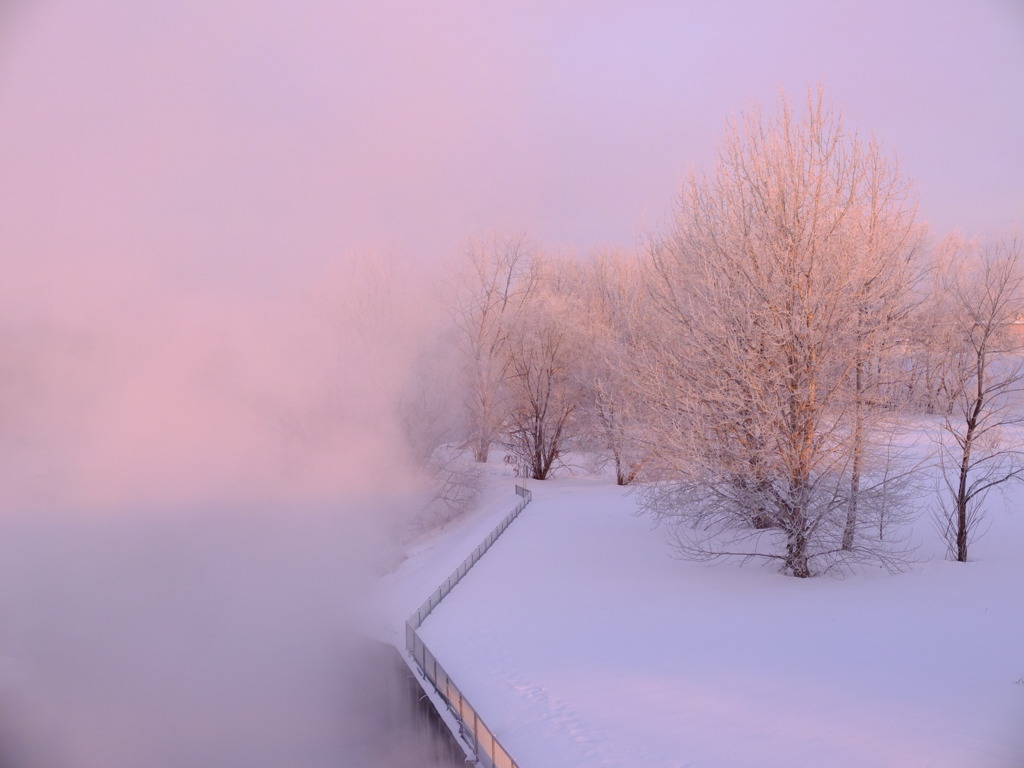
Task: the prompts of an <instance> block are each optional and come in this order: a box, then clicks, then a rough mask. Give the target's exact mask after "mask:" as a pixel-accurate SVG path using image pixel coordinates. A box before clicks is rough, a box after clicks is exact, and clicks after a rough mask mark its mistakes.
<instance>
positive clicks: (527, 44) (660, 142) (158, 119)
mask: <svg viewBox="0 0 1024 768" xmlns="http://www.w3.org/2000/svg"><path fill="white" fill-rule="evenodd" d="M768 6H771V8H769V7H768ZM1021 72H1024V5H1021V4H1020V3H1019V2H1018V1H1017V0H979V1H978V2H970V3H968V2H964V1H963V0H905V1H903V2H891V0H867V1H866V2H840V3H827V4H826V3H820V2H818V1H817V0H813V1H812V0H798V1H793V2H779V3H771V4H768V3H753V2H739V1H738V0H732V1H729V2H722V3H697V2H639V3H638V2H629V3H627V2H586V3H584V2H575V1H570V2H539V0H538V1H537V2H526V3H515V4H505V5H504V6H499V5H498V4H494V3H481V2H473V3H470V2H464V1H463V2H455V1H454V0H442V1H441V2H435V3H429V4H424V3H395V2H382V3H363V2H340V3H339V2H327V1H323V2H312V1H310V2H298V3H271V2H265V1H264V0H246V1H245V2H242V0H225V1H224V2H217V3H209V2H197V1H196V0H180V1H179V2H173V3H170V2H168V3H155V2H150V1H149V0H105V1H102V2H101V1H100V0H48V1H44V0H20V2H16V3H13V4H5V5H4V10H2V11H0V259H2V263H3V267H4V270H3V280H2V281H0V342H2V343H3V344H4V345H5V348H7V349H8V350H10V349H14V350H16V351H17V350H20V352H19V354H20V355H21V357H18V356H17V355H14V356H12V355H8V360H15V361H16V362H15V363H13V364H11V363H9V364H8V371H9V373H8V376H7V379H6V383H5V384H4V387H5V388H6V390H7V391H9V392H16V393H20V394H19V398H20V399H17V398H15V399H10V398H9V402H13V403H15V404H16V405H15V406H9V409H8V410H9V415H8V428H7V430H6V433H7V434H8V435H10V434H12V432H11V427H10V426H9V425H10V423H11V419H13V420H14V422H17V423H21V422H23V421H24V420H25V419H28V418H29V417H28V416H26V415H25V414H30V413H31V412H32V407H30V404H31V403H36V402H38V401H39V399H40V397H41V395H40V394H39V392H40V390H45V391H48V392H50V394H49V395H48V397H49V398H50V399H49V400H48V401H46V402H48V403H49V404H50V405H49V406H46V407H44V406H39V408H41V409H42V410H44V411H45V412H46V413H47V414H49V416H48V420H43V421H46V423H48V424H50V426H49V429H50V430H51V432H53V433H54V434H61V435H66V434H68V433H69V432H70V433H78V434H80V436H81V439H82V440H84V441H85V442H84V443H83V445H79V446H77V447H74V448H72V447H71V445H72V443H68V447H66V450H67V451H68V452H73V453H74V454H75V455H76V456H78V457H81V456H83V455H88V456H89V457H90V458H89V460H88V462H86V463H87V467H85V468H79V469H78V470H77V471H76V472H75V473H73V474H76V475H81V476H83V477H84V476H90V477H93V478H96V477H99V478H101V479H100V480H99V481H94V482H99V484H100V485H103V484H104V483H107V484H110V483H114V481H113V479H112V478H113V477H114V476H115V475H117V474H119V472H118V470H119V468H123V467H125V466H132V465H133V462H132V456H138V455H139V454H140V453H141V454H142V455H143V456H145V457H146V458H145V460H144V461H143V460H139V459H136V460H135V462H134V465H135V466H137V467H139V468H140V471H139V472H138V473H136V474H139V475H142V476H143V479H142V480H139V481H138V482H141V483H143V484H145V483H147V482H150V481H149V480H146V479H145V472H144V471H142V469H141V468H142V467H143V466H144V467H145V468H146V471H155V470H152V467H154V466H167V465H180V468H179V473H180V474H182V475H185V476H192V475H195V474H196V473H199V474H202V473H203V472H207V473H213V474H218V473H219V474H220V475H223V474H227V475H229V476H232V477H235V476H237V477H236V480H235V481H233V482H236V483H238V484H240V485H244V484H245V483H246V482H248V480H247V479H246V478H251V477H253V476H257V477H258V476H264V477H265V476H266V475H267V474H268V473H267V472H266V465H267V463H268V462H270V463H275V466H276V465H277V464H276V463H279V462H280V461H281V457H280V456H277V455H276V453H275V458H274V459H273V460H271V459H268V458H267V451H271V450H272V451H278V448H277V447H274V448H273V449H271V448H268V446H277V443H278V442H279V440H278V437H277V436H278V433H279V432H280V429H279V427H274V428H272V429H271V428H270V427H267V426H266V421H267V418H266V417H265V416H255V415H254V414H253V410H254V409H253V408H248V410H246V408H244V407H242V406H241V405H239V398H238V397H237V396H236V395H237V392H235V390H233V389H231V387H236V386H242V384H239V383H238V382H243V383H244V385H245V386H250V385H251V384H252V382H254V381H255V382H257V388H259V387H262V388H263V390H265V391H264V392H263V394H262V395H261V396H262V397H264V401H266V400H267V399H268V398H269V399H270V400H274V401H275V402H278V403H287V405H281V406H280V408H281V409H284V410H289V409H290V411H291V412H293V413H294V412H295V409H296V408H300V406H299V405H298V404H300V403H308V402H309V401H311V400H316V399H317V398H318V397H320V398H322V397H325V396H324V395H323V392H322V391H321V390H316V386H317V385H316V384H314V383H311V382H315V381H322V382H324V381H328V380H329V379H331V377H332V375H334V374H332V373H330V371H329V370H328V366H325V365H324V364H322V363H323V359H324V354H323V351H324V350H329V349H343V350H345V352H344V354H343V355H342V356H341V357H342V359H343V360H345V361H346V362H345V363H343V364H341V365H342V367H345V366H347V368H346V369H345V371H344V374H343V375H342V374H337V375H338V376H341V377H342V378H344V379H345V380H347V381H350V382H352V384H351V386H352V387H353V389H352V391H351V392H348V391H346V392H345V393H344V395H343V396H342V397H341V399H342V400H344V399H349V400H351V399H352V398H353V397H356V396H357V397H364V396H367V395H366V393H367V392H375V393H379V392H380V391H381V390H382V389H384V390H386V389H387V387H381V386H380V383H381V382H383V381H393V379H394V376H393V374H392V373H390V372H387V373H382V372H381V365H380V361H379V360H378V361H377V362H372V363H365V364H364V363H358V362H353V361H359V360H362V359H364V358H362V357H360V355H363V354H364V353H365V352H366V350H365V349H363V351H362V352H360V351H359V350H360V347H359V344H358V342H356V341H355V340H354V338H353V337H351V335H348V331H347V330H346V327H347V325H351V324H352V322H353V319H352V318H351V317H343V316H342V315H338V317H337V318H335V320H333V321H331V322H334V325H333V326H331V325H330V323H329V322H327V321H325V320H324V316H323V314H321V315H320V316H316V313H315V312H311V311H310V296H311V295H313V294H315V295H316V296H317V297H318V298H317V299H316V301H317V302H321V303H322V304H323V305H324V306H333V305H339V306H340V305H343V304H344V301H341V300H339V299H338V298H337V297H339V296H341V295H342V294H344V293H345V292H346V291H348V292H349V293H355V294H359V293H360V292H361V291H362V288H361V287H360V285H361V284H360V282H359V281H358V280H357V279H354V278H353V277H352V275H353V273H356V274H362V273H365V268H364V265H365V264H366V263H370V262H373V261H374V260H377V259H379V258H381V257H382V255H383V256H387V257H388V258H390V259H392V260H393V261H394V262H395V263H399V264H402V263H407V262H411V261H415V262H418V263H435V262H436V261H437V260H439V259H440V258H442V257H443V256H444V255H446V254H451V253H453V252H456V251H458V250H459V248H460V245H461V244H462V243H463V241H464V240H465V238H466V237H467V236H470V235H472V234H476V233H480V232H482V231H486V230H489V229H492V228H495V227H503V228H507V229H516V230H525V231H526V232H528V233H529V234H530V235H531V236H532V237H533V238H534V239H535V240H537V241H539V242H541V243H542V244H546V245H550V246H555V247H564V246H569V247H576V248H578V249H580V250H586V249H588V248H591V247H595V246H600V245H621V246H626V247H631V246H632V245H634V244H635V243H636V242H637V240H638V238H640V237H642V236H644V235H645V234H647V233H650V232H651V231H652V230H653V229H654V228H656V227H657V226H658V224H659V222H660V221H662V220H663V218H664V217H665V216H666V214H667V213H668V212H669V210H670V209H671V206H672V203H673V199H674V196H675V194H676V191H677V189H678V185H679V182H680V181H681V180H682V179H683V178H684V176H685V174H686V173H687V172H688V170H690V169H691V168H702V167H707V166H708V165H709V163H710V161H711V158H712V157H713V153H714V147H715V142H716V141H717V139H718V137H719V136H720V135H721V133H722V128H723V124H724V121H725V119H726V117H727V116H728V115H729V114H730V113H733V112H735V111H737V110H741V109H743V108H744V107H745V106H747V105H749V104H750V103H751V101H752V100H757V101H760V102H762V103H765V104H766V105H770V104H771V103H772V102H773V101H774V99H775V97H776V93H777V90H778V88H780V87H782V88H784V89H785V90H786V91H787V92H788V93H789V94H791V95H796V96H799V94H800V93H801V92H802V91H803V90H804V89H805V88H807V87H809V86H812V85H813V84H815V83H818V82H822V83H824V84H825V85H826V87H827V89H828V92H829V94H830V96H831V98H832V99H833V100H834V101H835V102H836V103H837V104H838V105H840V106H841V107H842V108H843V109H844V110H845V111H846V112H847V114H848V116H849V117H850V118H852V119H853V120H855V121H857V122H858V124H859V126H860V128H861V130H862V131H865V132H874V133H875V134H876V135H877V136H878V137H879V138H880V139H881V140H882V142H883V143H884V145H885V147H886V148H887V149H889V150H893V151H895V152H897V153H898V154H899V156H900V158H901V161H902V164H903V168H904V171H905V172H906V173H907V174H908V175H909V176H910V177H911V178H913V179H914V180H916V182H917V184H918V188H919V191H920V198H921V212H922V216H923V218H925V219H926V220H927V221H929V222H930V223H931V224H932V225H933V228H934V230H935V232H936V233H937V234H943V233H945V232H947V231H949V230H950V229H952V228H954V227H960V228H962V229H963V230H964V232H965V234H967V235H973V234H1005V233H1008V232H1012V231H1013V230H1014V229H1017V230H1019V229H1021V227H1022V223H1024V142H1021V139H1020V137H1021V133H1022V128H1024V88H1022V87H1021V85H1020V82H1021V81H1020V73H1021ZM332 291H337V294H335V295H332ZM314 303H315V302H314ZM419 325H420V326H422V325H424V324H423V323H419ZM328 327H330V328H331V329H332V330H330V331H328V330H325V328H328ZM331 333H335V334H336V335H335V336H333V337H332V336H331V335H330V334H331ZM32 334H36V336H33V335H32ZM33 339H36V340H38V339H48V341H45V343H36V341H33ZM296 339H302V340H303V341H302V342H300V343H296ZM313 339H315V341H313ZM408 342H409V339H408V338H406V339H405V341H404V342H403V343H406V344H407V343H408ZM47 345H49V347H47ZM44 347H46V348H53V349H58V351H57V352H53V353H52V354H51V355H50V357H46V355H45V354H42V353H40V352H39V350H40V349H42V348H44ZM296 349H298V350H305V351H304V352H301V353H300V352H296ZM225 350H230V351H231V353H232V355H233V356H234V357H233V359H234V360H235V362H234V363H232V364H231V365H227V364H225V363H224V362H223V360H224V357H225V354H226V353H225ZM316 350H319V351H316ZM104 355H107V356H108V357H104ZM296 355H299V356H301V355H305V358H304V359H303V360H302V361H301V362H296V361H295V359H294V358H295V357H296ZM41 357H42V358H45V359H44V360H43V361H42V362H40V358H41ZM400 357H401V355H397V356H396V358H400ZM82 359H85V360H88V364H83V365H79V364H77V362H75V361H79V360H82ZM112 361H113V362H112ZM239 361H240V362H239ZM62 366H63V367H62ZM357 368H358V369H359V370H358V371H357V370H354V369H357ZM334 370H335V373H337V370H338V369H337V367H336V368H335V369H334ZM69 371H70V372H71V373H68V372H69ZM26 372H27V373H26ZM33 377H35V378H33ZM39 380H42V381H44V382H45V383H46V385H47V386H45V387H39V386H36V384H34V383H33V382H38V381H39ZM226 380H230V386H227V385H225V384H224V381H226ZM61 381H64V382H71V384H70V385H68V384H65V385H64V386H65V387H66V388H67V391H65V389H61V386H62V385H61V384H60V383H59V382H61ZM89 382H92V384H89ZM346 386H348V385H346ZM217 387H221V389H219V390H218V389H217ZM225 387H227V390H225ZM324 387H326V389H330V386H327V385H324ZM314 390H316V391H317V392H319V393H320V394H315V393H314ZM225 391H229V392H230V394H227V395H226V394H224V392H225ZM266 391H269V392H271V393H272V394H266ZM218 392H219V393H220V394H217V393H218ZM90 393H91V394H90ZM353 393H355V394H353ZM30 395H31V396H30ZM54 403H56V404H58V405H59V408H57V410H56V411H54V410H53V409H51V408H50V406H52V405H54ZM226 403H230V406H228V405H226ZM303 407H304V406H303ZM381 408H384V406H383V405H381ZM256 410H258V409H256ZM264 410H265V409H264ZM300 410H301V408H300ZM58 412H59V413H60V414H62V415H60V416H59V417H57V416H53V414H54V413H58ZM362 412H363V416H364V417H365V416H366V414H367V413H370V412H373V409H372V408H371V409H367V408H366V407H363V408H362ZM10 413H13V414H14V416H11V415H10ZM304 413H305V411H304ZM72 414H73V415H72ZM275 418H277V417H275ZM303 418H313V417H312V416H309V415H308V413H307V415H305V416H303ZM385 418H386V414H385V413H384V412H383V411H381V413H380V418H379V419H378V420H377V421H378V422H380V421H382V420H384V419H385ZM19 420H21V421H19ZM271 421H273V419H271ZM342 421H343V420H342ZM371 421H372V419H371ZM72 422H73V425H74V428H71V425H72ZM41 423H42V421H38V422H32V423H31V424H30V425H28V426H24V425H23V427H22V429H23V430H24V432H25V434H32V435H36V434H37V433H38V431H39V429H41V427H39V424H41ZM339 429H342V428H341V427H339ZM379 431H382V432H387V430H386V429H382V430H379ZM158 436H159V439H157V437H158ZM156 443H159V447H157V446H156V445H155V444H156ZM211 445H212V448H211ZM147 446H148V447H147ZM240 446H241V447H240ZM8 450H9V451H11V452H12V454H15V455H20V454H19V451H20V448H18V447H17V446H14V447H10V448H9V449H8ZM238 451H241V452H242V453H246V452H250V453H252V454H253V455H252V456H250V457H249V458H247V459H245V460H241V459H239V460H238V461H236V460H235V459H228V458H225V457H226V456H227V457H230V456H233V455H235V454H236V453H237V452H238ZM380 453H381V454H386V453H387V451H386V449H385V448H384V447H382V448H381V450H380ZM108 454H109V455H108ZM69 461H70V459H69ZM75 461H77V459H76V460H75ZM89 462H92V463H89ZM239 462H240V463H239ZM72 463H74V462H72ZM225 463H226V464H227V465H230V466H225ZM211 467H212V469H211ZM289 471H290V470H289ZM120 474H124V473H123V472H120ZM165 474H166V473H165ZM172 475H173V473H172ZM103 478H107V479H106V480H103ZM68 482H70V481H68ZM120 482H123V481H120ZM154 482H155V481H154ZM163 483H164V485H165V486H166V485H167V484H169V483H170V484H173V483H172V481H171V480H167V479H166V478H165V479H164V481H163ZM115 484H116V483H115ZM130 492H131V491H130V490H125V493H130ZM83 493H84V491H83ZM101 495H102V494H101Z"/></svg>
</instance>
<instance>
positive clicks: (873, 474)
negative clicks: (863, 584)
mask: <svg viewBox="0 0 1024 768" xmlns="http://www.w3.org/2000/svg"><path fill="white" fill-rule="evenodd" d="M914 215H915V207H914V204H913V201H912V199H911V196H910V193H909V185H908V184H907V182H906V181H905V180H904V178H903V177H902V176H901V174H900V173H899V170H898V168H897V167H896V165H895V163H894V162H892V161H890V160H888V159H887V158H885V157H884V156H883V155H882V153H881V151H880V148H879V147H878V145H877V144H876V143H874V142H863V141H861V140H859V139H858V138H857V136H856V135H855V134H854V133H850V132H848V131H847V129H846V126H845V125H844V123H843V121H842V119H841V116H840V115H839V114H838V113H837V112H835V111H833V110H832V109H831V108H830V107H829V106H828V105H827V104H826V103H825V100H824V97H823V94H822V92H821V91H820V90H819V91H817V92H816V93H811V94H809V95H808V99H807V103H806V108H805V110H803V111H802V114H800V115H797V114H794V110H793V108H792V107H791V105H790V104H789V103H788V102H787V101H786V99H785V98H784V97H782V98H781V99H780V104H779V114H778V116H777V117H776V118H774V119H767V118H764V117H763V116H762V115H761V113H760V112H759V111H758V110H754V111H752V112H750V113H749V114H747V115H746V116H745V117H743V118H741V119H740V120H738V121H734V122H732V123H730V125H729V127H728V129H727V132H726V136H725V140H724V142H723V144H722V146H721V149H720V153H719V160H718V164H717V167H716V169H715V171H714V173H713V174H711V175H710V176H697V175H692V176H691V177H690V179H689V182H688V183H687V185H686V186H685V188H684V191H683V193H682V196H681V199H680V201H679V204H678V207H677V211H676V216H675V222H674V226H673V227H672V228H671V229H670V230H669V232H668V233H667V234H666V235H665V236H664V237H663V238H661V239H660V240H658V241H656V242H655V243H654V244H653V245H652V248H651V259H650V272H651V285H652V297H653V305H654V308H655V310H656V317H657V319H656V320H653V321H652V322H651V324H650V326H651V328H652V330H653V332H652V333H650V334H649V335H648V338H647V340H646V343H645V345H644V346H645V353H646V359H645V361H644V362H645V365H644V366H643V368H642V369H641V370H642V380H641V381H640V382H639V384H640V388H641V391H642V392H643V393H644V397H645V400H646V401H647V408H648V411H649V413H650V414H651V415H652V417H653V423H652V429H653V436H652V437H653V439H652V447H653V452H652V456H651V467H650V468H651V470H652V473H653V476H654V478H655V479H656V482H654V483H651V484H649V485H648V486H646V489H645V492H644V503H645V506H646V508H647V509H648V510H649V511H650V512H652V513H653V514H655V515H656V516H657V517H659V518H660V519H665V520H669V521H671V522H674V523H676V524H677V525H675V526H674V530H675V532H676V535H677V543H678V545H679V547H680V549H681V550H682V552H683V553H684V554H686V555H689V556H694V557H720V556H729V555H736V556H740V557H759V558H769V559H775V560H778V561H779V562H780V564H781V565H782V569H783V570H784V572H786V573H788V574H791V575H794V576H798V577H806V576H810V575H812V574H813V573H815V572H819V571H821V570H824V569H827V568H829V567H831V566H835V565H841V564H843V563H849V562H850V561H851V560H857V559H864V558H870V559H873V560H876V561H879V562H882V563H883V564H885V565H888V566H890V567H897V566H898V565H899V562H900V557H901V553H900V552H899V551H898V550H896V549H894V548H893V546H892V542H888V541H887V542H882V541H879V540H878V538H877V536H876V537H871V536H869V535H868V533H867V532H868V531H877V529H878V520H879V515H880V514H881V510H880V509H879V505H880V504H881V503H882V502H881V501H880V500H882V499H888V498H891V494H890V493H888V492H886V491H888V490H891V485H892V484H893V483H894V482H895V475H894V472H893V470H892V466H891V464H890V463H889V462H888V461H887V460H886V459H885V458H884V457H886V456H887V455H888V454H889V451H888V450H887V449H888V446H887V445H884V444H877V443H876V442H875V441H876V440H877V436H876V433H875V431H874V430H872V429H869V428H868V427H869V426H870V424H869V420H870V419H871V418H872V413H873V412H874V409H872V408H869V407H867V406H868V404H869V400H868V397H867V395H868V387H867V384H866V380H865V378H864V375H865V372H866V370H867V367H868V363H869V361H871V360H874V359H876V358H878V356H879V355H882V354H884V348H885V347H886V346H887V345H889V344H891V343H893V337H894V335H893V334H891V333H889V329H890V328H891V326H892V324H893V322H894V318H893V316H894V314H898V313H899V312H900V311H902V309H901V308H902V307H903V305H904V304H905V302H906V297H907V296H908V295H909V293H910V288H911V285H912V283H913V277H914V269H913V261H914V256H915V253H916V250H917V247H918V242H919V239H918V236H917V228H916V226H915V224H914ZM858 369H860V373H861V378H860V379H859V380H858V376H857V373H858Z"/></svg>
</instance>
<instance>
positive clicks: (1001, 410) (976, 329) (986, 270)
mask: <svg viewBox="0 0 1024 768" xmlns="http://www.w3.org/2000/svg"><path fill="white" fill-rule="evenodd" d="M942 250H943V251H944V253H943V260H944V263H943V264H942V265H941V272H940V277H939V286H938V294H939V296H940V297H941V302H942V304H943V305H944V306H945V307H946V313H945V316H944V325H945V332H944V333H943V337H944V338H945V339H946V340H947V345H948V346H947V348H946V354H945V357H946V365H945V369H946V370H947V371H949V372H950V373H949V374H948V377H949V380H950V381H951V382H952V383H951V384H950V394H951V397H950V401H949V402H950V404H949V407H948V408H947V409H946V410H945V413H944V418H943V424H942V426H943V432H944V435H943V437H942V438H941V439H940V464H941V469H942V478H943V481H944V483H945V491H946V492H945V493H944V494H942V495H941V496H940V505H939V508H938V510H937V512H936V515H935V519H936V522H937V527H938V529H939V531H940V533H941V534H942V536H943V538H944V539H945V541H946V544H947V546H948V549H949V554H950V556H951V557H952V558H954V559H955V560H957V561H959V562H966V560H967V551H968V547H969V545H970V543H971V541H972V540H973V539H974V538H975V537H976V535H977V534H978V533H979V530H980V528H981V526H982V523H983V520H984V509H983V506H982V504H983V502H984V500H985V497H986V496H987V494H988V493H989V491H991V490H992V489H993V488H995V487H997V486H1001V485H1003V484H1004V483H1007V482H1010V481H1012V480H1017V479H1020V478H1021V477H1024V446H1022V444H1021V439H1022V435H1021V432H1020V427H1021V425H1022V424H1024V413H1022V410H1021V406H1022V403H1021V395H1022V393H1024V358H1022V353H1024V326H1022V325H1021V321H1022V320H1024V255H1022V252H1021V251H1022V247H1021V243H1020V242H1019V241H1014V242H1012V243H996V244H988V245H985V246H983V247H979V246H978V245H977V244H972V243H965V242H963V241H961V240H950V241H947V242H946V243H944V244H943V249H942Z"/></svg>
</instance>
